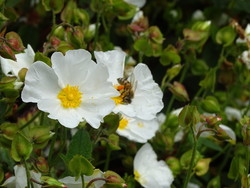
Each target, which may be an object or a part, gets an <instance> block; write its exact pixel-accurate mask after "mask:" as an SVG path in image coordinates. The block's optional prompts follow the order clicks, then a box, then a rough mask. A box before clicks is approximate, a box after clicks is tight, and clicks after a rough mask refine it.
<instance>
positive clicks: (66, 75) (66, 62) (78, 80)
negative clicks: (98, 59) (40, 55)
mask: <svg viewBox="0 0 250 188" xmlns="http://www.w3.org/2000/svg"><path fill="white" fill-rule="evenodd" d="M51 61H52V68H53V69H54V71H55V73H56V75H57V76H58V79H59V85H60V86H61V87H63V88H64V87H65V86H66V85H67V84H69V85H71V86H77V85H81V84H82V83H83V82H85V79H86V78H87V76H88V74H89V72H90V71H91V69H92V68H93V67H95V65H96V64H95V62H93V61H92V60H91V54H90V53H89V52H88V51H86V50H83V49H79V50H69V51H67V52H66V54H65V56H64V55H63V54H62V53H61V52H55V53H53V54H52V56H51Z"/></svg>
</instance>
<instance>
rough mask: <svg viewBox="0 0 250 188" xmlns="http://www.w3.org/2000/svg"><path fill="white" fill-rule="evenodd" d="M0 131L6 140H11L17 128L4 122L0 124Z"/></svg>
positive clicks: (15, 125) (13, 124)
mask: <svg viewBox="0 0 250 188" xmlns="http://www.w3.org/2000/svg"><path fill="white" fill-rule="evenodd" d="M0 130H1V132H2V134H3V136H4V137H5V138H6V139H8V140H13V138H14V136H15V134H16V132H17V131H18V126H17V124H15V123H8V122H5V123H3V124H1V126H0Z"/></svg>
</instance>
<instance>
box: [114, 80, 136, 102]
mask: <svg viewBox="0 0 250 188" xmlns="http://www.w3.org/2000/svg"><path fill="white" fill-rule="evenodd" d="M117 81H118V83H119V84H120V85H121V86H123V87H122V88H121V89H120V91H119V92H120V93H121V97H122V99H123V103H124V104H130V103H131V102H132V99H133V98H134V91H135V89H136V82H133V81H134V77H133V76H132V77H131V81H128V78H118V79H117ZM132 82H133V84H132Z"/></svg>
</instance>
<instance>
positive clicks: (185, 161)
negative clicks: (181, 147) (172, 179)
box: [180, 150, 202, 170]
mask: <svg viewBox="0 0 250 188" xmlns="http://www.w3.org/2000/svg"><path fill="white" fill-rule="evenodd" d="M192 152H193V151H192V150H188V151H187V152H185V153H184V154H183V155H182V156H181V159H180V165H181V167H182V169H184V170H187V169H189V166H190V163H191V158H192ZM201 157H202V156H201V154H200V153H199V151H198V150H196V151H195V158H194V165H196V164H197V162H198V161H199V160H200V159H201Z"/></svg>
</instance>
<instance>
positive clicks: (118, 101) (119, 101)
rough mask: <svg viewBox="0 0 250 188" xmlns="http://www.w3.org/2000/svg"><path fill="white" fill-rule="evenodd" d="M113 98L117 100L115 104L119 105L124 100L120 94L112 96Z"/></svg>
mask: <svg viewBox="0 0 250 188" xmlns="http://www.w3.org/2000/svg"><path fill="white" fill-rule="evenodd" d="M111 99H113V100H114V101H115V104H116V105H118V104H121V103H122V102H123V99H122V97H121V96H118V97H111Z"/></svg>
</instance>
